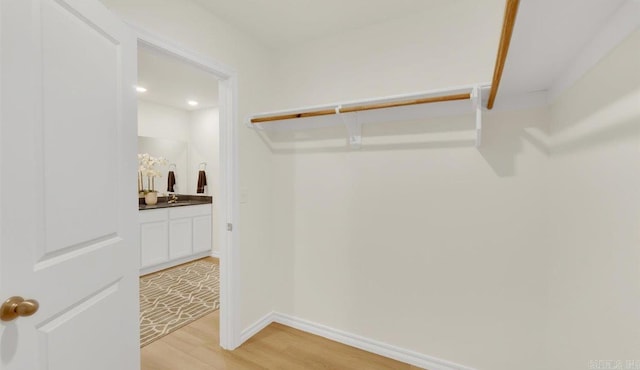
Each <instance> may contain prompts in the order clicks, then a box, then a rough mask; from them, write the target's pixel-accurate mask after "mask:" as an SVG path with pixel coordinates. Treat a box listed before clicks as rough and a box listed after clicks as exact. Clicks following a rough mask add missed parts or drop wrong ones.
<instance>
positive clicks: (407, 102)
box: [251, 93, 471, 123]
mask: <svg viewBox="0 0 640 370" xmlns="http://www.w3.org/2000/svg"><path fill="white" fill-rule="evenodd" d="M467 99H471V93H464V94H453V95H442V96H431V97H428V98H420V99H410V100H401V101H395V102H389V103H376V104H363V105H357V106H353V107H344V108H340V110H339V113H352V112H360V111H366V110H373V109H384V108H395V107H405V106H407V105H418V104H427V103H438V102H444V101H455V100H467ZM337 113H338V112H337V111H336V110H335V109H319V110H314V111H307V112H302V113H292V114H282V115H277V116H266V117H259V118H252V119H251V123H264V122H271V121H282V120H287V119H295V118H305V117H317V116H329V115H332V114H337Z"/></svg>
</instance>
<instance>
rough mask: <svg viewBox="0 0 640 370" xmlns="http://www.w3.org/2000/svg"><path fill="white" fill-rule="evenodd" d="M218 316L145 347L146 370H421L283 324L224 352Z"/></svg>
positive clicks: (200, 320) (198, 321)
mask: <svg viewBox="0 0 640 370" xmlns="http://www.w3.org/2000/svg"><path fill="white" fill-rule="evenodd" d="M219 312H220V311H216V312H214V313H211V314H209V315H207V316H205V317H203V318H201V319H199V320H196V321H194V322H193V323H191V324H189V325H187V326H185V327H183V328H181V329H178V330H177V331H175V332H173V333H171V334H169V335H167V336H165V337H163V338H161V339H158V340H157V341H155V342H153V343H151V344H149V345H147V346H146V347H144V348H142V370H205V369H206V370H251V369H273V370H276V369H277V370H294V369H295V370H303V369H345V370H349V369H353V370H356V369H357V370H362V369H367V370H388V369H398V370H400V369H403V370H409V369H419V368H417V367H414V366H410V365H407V364H404V363H401V362H397V361H394V360H391V359H388V358H385V357H381V356H378V355H374V354H371V353H369V352H365V351H361V350H359V349H356V348H353V347H349V346H346V345H343V344H340V343H336V342H333V341H330V340H328V339H325V338H322V337H318V336H315V335H312V334H308V333H304V332H301V331H299V330H296V329H292V328H289V327H287V326H284V325H280V324H271V325H269V326H268V327H267V328H265V329H264V330H262V331H261V332H260V333H258V334H257V335H256V336H254V337H253V338H251V339H250V340H249V341H247V342H246V343H245V344H243V345H242V346H241V347H240V348H238V349H236V350H235V351H232V352H230V351H225V350H223V349H221V348H220V347H219V341H218V336H219V330H220V328H219V325H218V323H219Z"/></svg>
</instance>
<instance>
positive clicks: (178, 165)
mask: <svg viewBox="0 0 640 370" xmlns="http://www.w3.org/2000/svg"><path fill="white" fill-rule="evenodd" d="M138 153H149V154H150V155H151V156H153V157H164V158H166V159H167V164H166V165H158V166H157V167H156V168H157V169H158V170H159V171H160V174H161V175H160V177H157V178H156V179H155V188H156V190H157V191H158V193H159V194H166V193H167V174H168V173H169V167H172V170H173V171H174V172H175V176H176V185H175V186H174V192H175V193H179V194H187V190H188V189H187V163H188V146H187V143H186V142H184V141H179V140H170V139H161V138H155V137H147V136H138ZM173 165H175V169H174V168H173V167H174V166H173ZM145 181H146V180H145Z"/></svg>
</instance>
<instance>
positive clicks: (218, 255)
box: [211, 251, 220, 258]
mask: <svg viewBox="0 0 640 370" xmlns="http://www.w3.org/2000/svg"><path fill="white" fill-rule="evenodd" d="M211 257H215V258H220V252H218V251H211Z"/></svg>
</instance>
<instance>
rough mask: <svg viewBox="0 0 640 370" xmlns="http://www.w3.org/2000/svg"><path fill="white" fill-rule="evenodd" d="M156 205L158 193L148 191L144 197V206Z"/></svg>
mask: <svg viewBox="0 0 640 370" xmlns="http://www.w3.org/2000/svg"><path fill="white" fill-rule="evenodd" d="M157 203H158V192H157V191H150V192H148V193H147V194H145V195H144V204H146V205H148V206H152V205H154V204H157Z"/></svg>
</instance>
